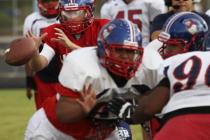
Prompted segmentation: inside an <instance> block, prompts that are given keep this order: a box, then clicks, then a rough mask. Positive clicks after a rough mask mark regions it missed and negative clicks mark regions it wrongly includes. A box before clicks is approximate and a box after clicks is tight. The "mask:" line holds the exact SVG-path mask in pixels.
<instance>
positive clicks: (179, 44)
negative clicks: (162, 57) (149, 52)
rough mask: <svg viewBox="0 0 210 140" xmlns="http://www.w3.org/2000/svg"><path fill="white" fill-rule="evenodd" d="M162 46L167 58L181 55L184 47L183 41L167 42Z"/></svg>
mask: <svg viewBox="0 0 210 140" xmlns="http://www.w3.org/2000/svg"><path fill="white" fill-rule="evenodd" d="M164 45H165V49H164V54H166V56H167V57H169V56H173V55H176V54H179V53H182V52H183V51H184V48H185V46H186V44H185V43H184V41H183V40H177V41H168V42H167V43H166V44H164Z"/></svg>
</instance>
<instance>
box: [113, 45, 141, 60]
mask: <svg viewBox="0 0 210 140" xmlns="http://www.w3.org/2000/svg"><path fill="white" fill-rule="evenodd" d="M113 48H114V49H113V51H112V53H113V54H112V55H113V56H114V57H115V59H117V60H122V61H125V62H126V61H128V62H135V61H136V60H137V58H138V57H139V55H140V51H137V50H132V49H129V46H123V47H117V46H116V47H113ZM124 48H127V49H124Z"/></svg>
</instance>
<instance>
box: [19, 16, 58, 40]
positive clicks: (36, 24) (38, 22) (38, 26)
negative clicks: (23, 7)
mask: <svg viewBox="0 0 210 140" xmlns="http://www.w3.org/2000/svg"><path fill="white" fill-rule="evenodd" d="M57 22H58V21H57V20H56V18H46V17H43V16H42V15H40V13H39V12H34V13H32V14H30V15H28V16H27V17H26V19H25V21H24V26H23V35H24V36H25V35H26V33H27V32H28V31H32V33H33V34H34V35H36V36H40V35H41V33H42V30H43V29H44V28H46V27H47V26H49V25H51V24H54V23H57Z"/></svg>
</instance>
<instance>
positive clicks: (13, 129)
mask: <svg viewBox="0 0 210 140" xmlns="http://www.w3.org/2000/svg"><path fill="white" fill-rule="evenodd" d="M34 111H35V108H34V102H33V99H32V100H31V101H30V100H28V99H27V98H26V96H25V91H24V90H23V89H10V90H9V89H2V90H0V140H23V136H24V131H25V128H26V125H27V122H28V120H29V118H30V117H31V115H32V114H33V113H34ZM132 131H133V140H142V138H141V137H142V136H141V133H140V127H139V125H138V126H132Z"/></svg>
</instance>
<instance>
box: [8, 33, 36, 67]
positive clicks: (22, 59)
mask: <svg viewBox="0 0 210 140" xmlns="http://www.w3.org/2000/svg"><path fill="white" fill-rule="evenodd" d="M36 51H37V48H36V47H35V44H34V42H33V41H32V40H31V39H29V38H25V37H20V38H17V39H15V40H13V41H12V42H11V43H10V44H9V48H8V49H6V50H5V62H6V63H7V64H9V65H11V66H21V65H24V64H26V63H27V62H28V61H29V60H30V59H31V58H32V57H33V56H34V54H35V53H36Z"/></svg>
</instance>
